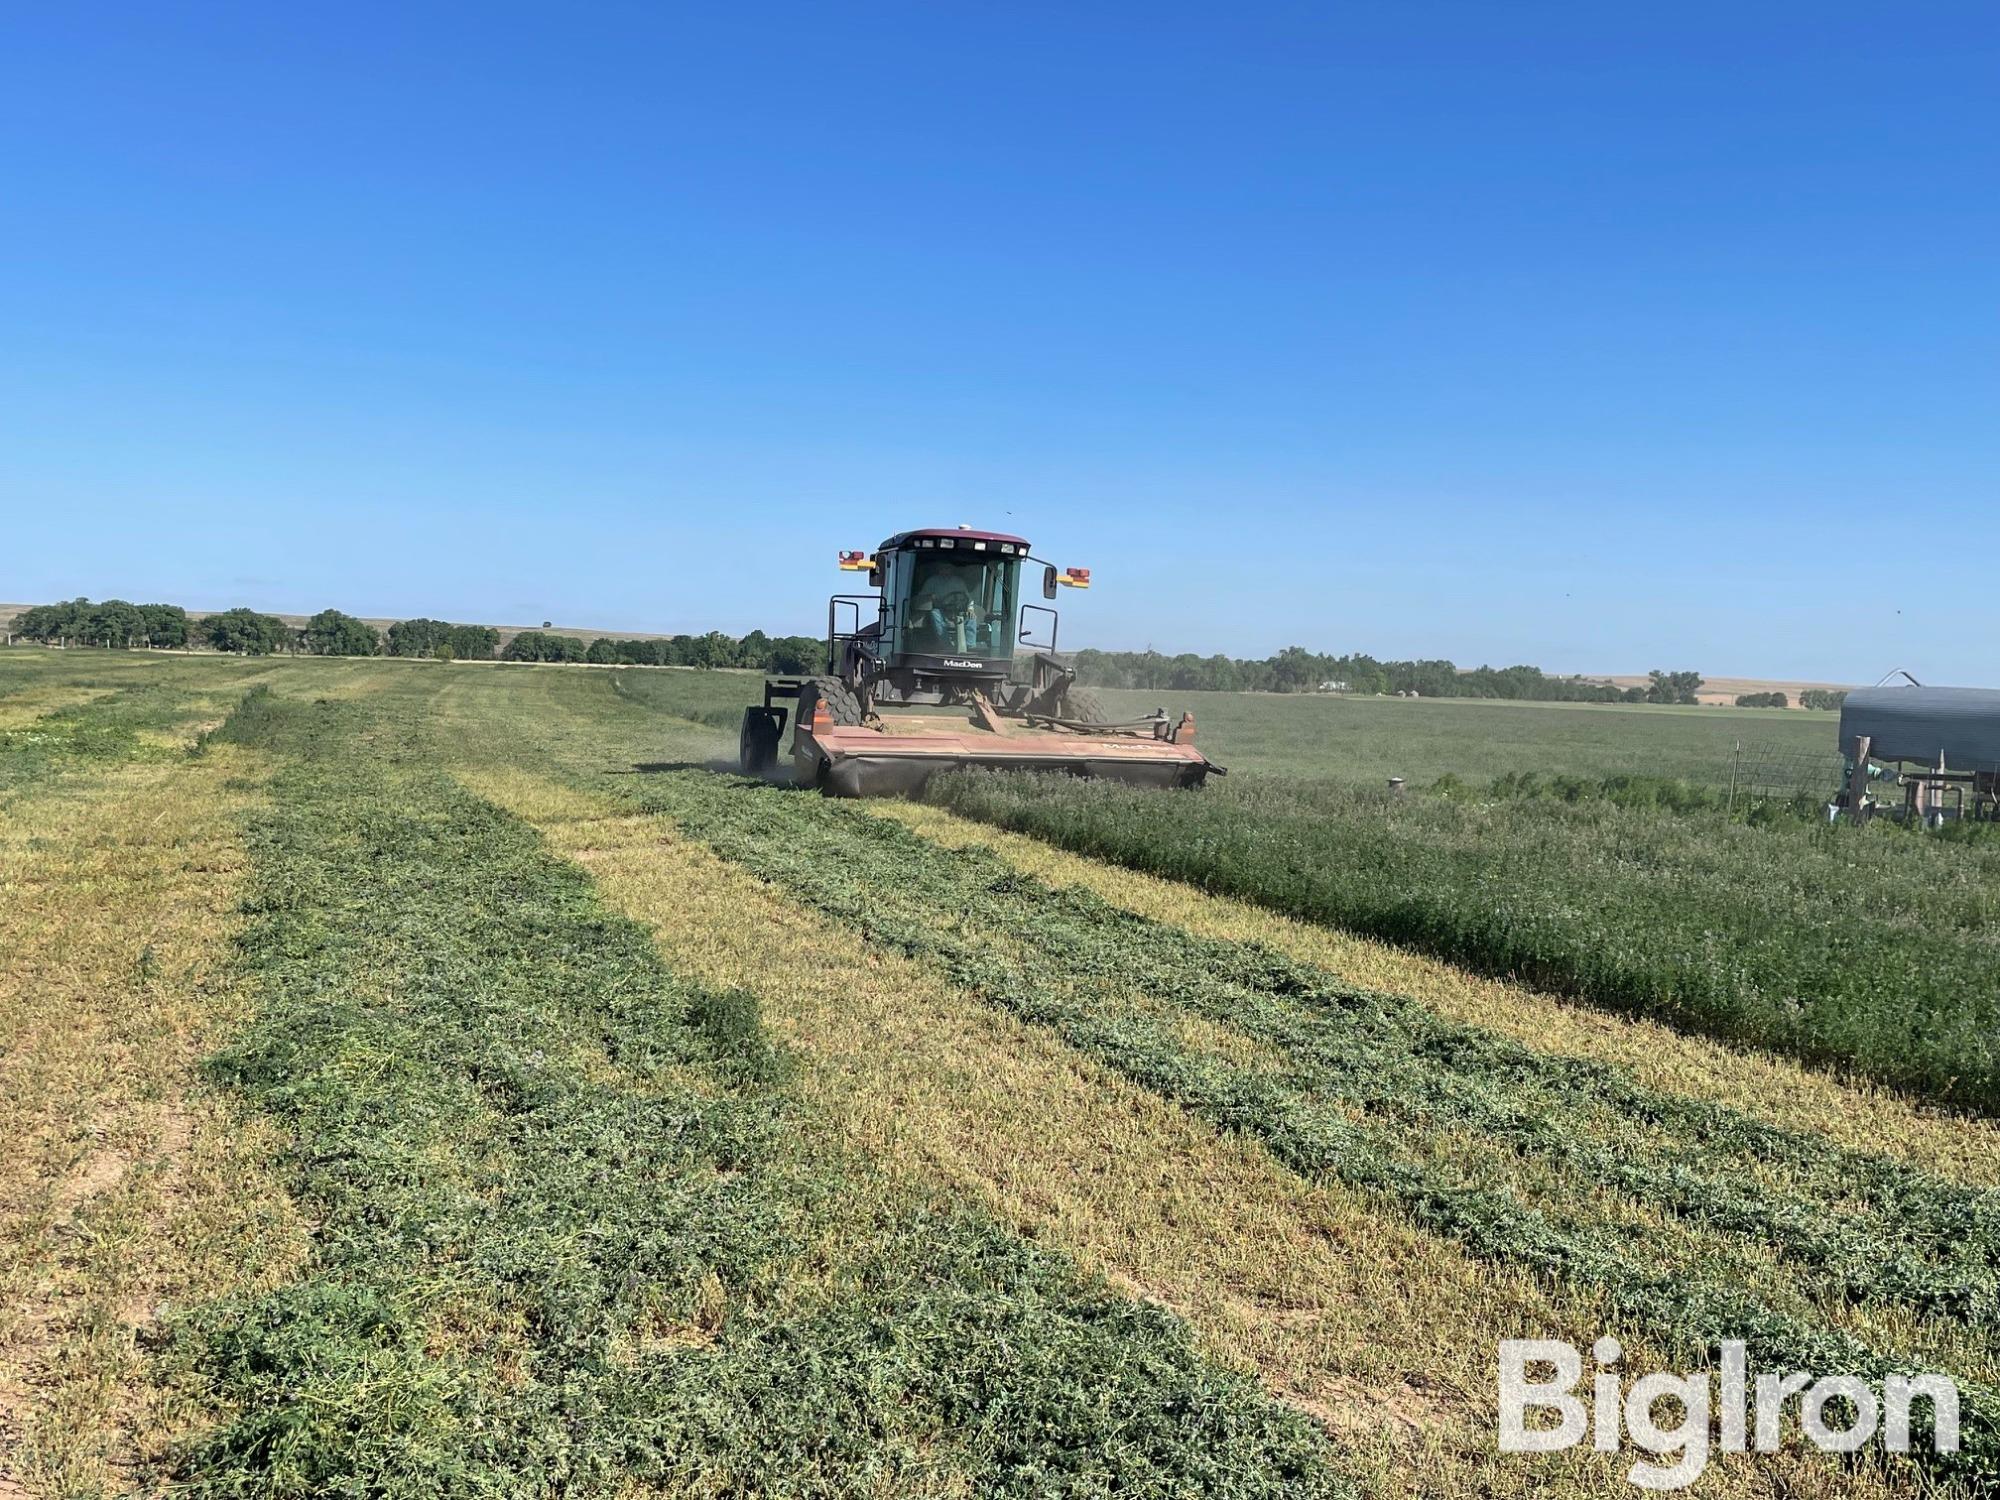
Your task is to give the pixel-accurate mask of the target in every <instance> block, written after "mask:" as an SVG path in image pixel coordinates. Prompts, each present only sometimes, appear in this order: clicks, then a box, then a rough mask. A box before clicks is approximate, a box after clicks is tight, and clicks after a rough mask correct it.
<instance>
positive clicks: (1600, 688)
mask: <svg viewBox="0 0 2000 1500" xmlns="http://www.w3.org/2000/svg"><path fill="white" fill-rule="evenodd" d="M1076 663H1077V669H1078V672H1079V674H1080V675H1081V676H1082V677H1083V679H1084V681H1086V682H1089V683H1091V684H1093V685H1094V686H1100V687H1127V688H1160V689H1164V690H1166V691H1170V692H1197V691H1204V690H1206V691H1213V692H1225V693H1231V692H1235V693H1241V692H1251V693H1316V692H1317V693H1362V694H1369V693H1379V694H1385V695H1389V696H1392V697H1393V696H1401V697H1416V698H1518V699H1522V700H1532V701H1536V702H1543V703H1693V702H1695V701H1696V698H1695V694H1696V693H1697V692H1699V691H1700V689H1701V685H1702V677H1701V674H1700V673H1699V672H1653V673H1651V674H1650V676H1649V680H1648V682H1647V685H1646V686H1644V687H1624V688H1621V687H1617V686H1615V685H1613V684H1611V683H1608V682H1593V681H1591V680H1589V679H1587V678H1584V677H1555V676H1551V675H1549V674H1548V673H1546V672H1544V671H1542V670H1541V668H1539V667H1525V666H1522V667H1472V668H1460V667H1459V666H1458V665H1457V664H1456V663H1454V662H1449V661H1444V660H1434V661H1381V660H1378V659H1377V658H1375V657H1373V656H1369V655H1367V654H1366V653H1355V654H1349V655H1345V656H1330V655H1326V654H1324V653H1321V652H1317V651H1308V650H1306V649H1305V648H1304V647H1303V646H1287V647H1286V648H1285V649H1284V650H1282V651H1280V652H1279V653H1278V654H1277V655H1276V656H1267V657H1264V658H1262V659H1261V660H1246V659H1244V658H1241V657H1234V656H1196V655H1194V654H1192V653H1186V654H1183V655H1180V656H1166V655H1163V654H1161V653H1160V652H1158V651H1092V650H1085V651H1079V652H1077V653H1076Z"/></svg>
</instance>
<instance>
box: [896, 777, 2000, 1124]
mask: <svg viewBox="0 0 2000 1500" xmlns="http://www.w3.org/2000/svg"><path fill="white" fill-rule="evenodd" d="M931 796H932V797H933V799H934V800H936V801H938V802H940V803H942V804H943V805H945V806H948V807H950V808H951V809H953V810H954V811H956V812H959V813H963V814H965V815H967V816H971V817H975V818H980V819H984V820H986V821H988V822H991V823H994V824H997V825H999V826H1002V827H1005V828H1009V829H1013V830H1016V831H1019V832H1022V833H1028V834H1032V835H1034V836H1035V837H1038V838H1042V839H1046V840H1048V841H1049V842H1051V843H1054V844H1058V845H1060V846H1062V847H1064V848H1067V849H1072V850H1075V851H1077V852H1079V853H1083V854H1088V855H1091V856H1094V857H1097V858H1101V859H1108V860H1111V861H1113V862H1115V863H1119V864H1123V865H1127V866H1129V867H1131V868H1134V869H1139V870H1145V871H1148V872H1150V873H1153V874H1158V875H1164V876H1168V877H1170V878H1173V879H1177V880H1184V881H1187V882H1189V883H1191V884H1194V885H1198V886H1200V887H1202V888H1203V889H1206V890H1211V891H1216V892H1220V893H1224V894H1227V895H1231V896H1236V897H1239V898H1241V899H1244V900H1249V901H1254V902H1257V903H1259V904H1261V905H1264V906H1268V907H1271V908H1273V909H1275V910H1278V911H1281V912H1285V913H1287V914H1289V915H1292V916H1296V917H1300V918H1303V919H1305V920H1308V921H1313V922H1321V923H1325V924H1327V925H1330V926H1336V927H1342V928H1346V929H1348V930H1350V931H1354V932H1359V933H1364V934H1367V935H1369V936H1372V937H1377V938H1382V939H1386V940H1388V941H1390V942H1394V943H1399V944H1402V945H1404V946H1407V947H1410V948H1413V949H1416V950H1418V951H1422V952H1426V953H1433V954H1436V955H1438V956H1440V957H1443V958H1446V959H1449V960H1451V961H1452V962H1455V963H1460V964H1464V965H1466V966H1467V967H1471V968H1476V969H1479V970H1481V971H1484V972H1488V973H1496V974H1504V975H1512V976H1516V977H1519V978H1521V979H1523V980H1525V981H1527V982H1529V983H1532V984H1536V985H1539V986H1543V987H1546V988H1551V989H1554V990H1557V991H1560V992H1562V993H1565V994H1569V995H1573V996H1576V997H1578V998H1581V999H1584V1000H1587V1001H1590V1002H1592V1003H1596V1004H1600V1005H1604V1006H1607V1007H1611V1008H1616V1009H1621V1010H1626V1011H1631V1012H1636V1013H1639V1014H1644V1015H1649V1016H1654V1017H1657V1018H1659V1019H1661V1020H1664V1021H1667V1022H1669V1023H1670V1024H1673V1025H1676V1026H1680V1027H1682V1028H1685V1029H1688V1030H1692V1031H1699V1032H1703V1033H1706V1034H1709V1035H1714V1036H1719V1037H1722V1038H1724V1039H1726V1040H1732V1041H1738V1042H1746V1043H1750V1044H1753V1045H1757V1046H1762V1047H1767V1048H1771V1049H1774V1050H1778V1051H1782V1052H1787V1053H1790V1054H1793V1055H1797V1056H1800V1057H1803V1058H1806V1059H1808V1060H1812V1061H1819V1062H1829V1063H1834V1064H1837V1065H1840V1066H1844V1067H1850V1068H1853V1069H1856V1070H1859V1071H1861V1072H1864V1073H1866V1074H1868V1075H1870V1076H1872V1077H1875V1078H1878V1079H1881V1080H1883V1081H1886V1082H1888V1083H1892V1084H1895V1085H1897V1086H1900V1087H1904V1088H1907V1089H1910V1090H1912V1091H1916V1092H1919V1093H1922V1094H1926V1095H1929V1096H1933V1097H1936V1098H1939V1099H1944V1100H1949V1101H1954V1102H1959V1103H1964V1104H1969V1105H1974V1106H1977V1107H1979V1108H1981V1109H1984V1110H1989V1111H1991V1110H1995V1109H2000V982H1996V981H2000V969H1997V968H1996V964H1995V960H1994V954H1993V947H1992V941H1991V934H1992V933H1993V931H1994V930H1995V929H1996V926H2000V848H1993V847H1990V846H1985V845H1979V846H1954V845H1945V844H1940V843H1937V842H1934V841H1928V840H1922V839H1915V838H1908V837H1903V836H1900V834H1899V833H1898V832H1897V831H1896V830H1893V829H1873V828H1871V829H1853V828H1847V827H1827V826H1824V825H1813V824H1810V823H1805V822H1800V821H1796V820H1791V819H1778V820H1774V821H1773V822H1771V823H1770V824H1769V825H1768V826H1762V827H1753V826H1747V825H1746V824H1744V823H1743V822H1741V821H1740V820H1732V819H1729V818H1726V817H1723V816H1720V815H1708V814H1701V813H1698V812H1689V813H1675V812H1671V811H1660V810H1649V809H1646V808H1642V807H1629V806H1620V805H1618V803H1616V802H1615V801H1610V800H1603V799H1597V800H1588V801H1581V802H1575V803H1571V802H1567V801H1561V800H1555V799H1540V798H1538V799H1528V800H1522V799H1518V798H1514V799H1503V800H1500V801H1497V802H1492V801H1488V802H1480V801H1467V800H1461V799H1458V798H1452V797H1431V796H1423V795H1415V796H1408V797H1401V798H1398V797H1391V796H1389V795H1388V794H1386V793H1384V792H1379V791H1373V790H1360V789H1357V788H1353V787H1348V786H1343V785H1338V784H1334V783H1331V782H1299V781H1292V782H1286V783H1282V784H1281V783H1275V782H1261V783H1260V782H1257V781H1255V780H1251V781H1246V782H1243V783H1241V784H1238V783H1231V784H1228V785H1226V786H1222V787H1217V788H1211V789H1210V790H1208V791H1207V792H1204V793H1203V794H1202V795H1201V796H1199V797H1153V796H1150V795H1147V794H1145V793H1142V792H1134V791H1131V790H1129V789H1125V788H1119V787H1114V786H1105V785H1102V784H1091V783H1081V782H1075V781H1068V780H1061V779H1049V778H1031V779H1010V778H1006V777H1002V776H996V775H973V774H961V775H955V776H949V777H940V778H938V779H937V780H936V781H934V782H933V783H932V791H931Z"/></svg>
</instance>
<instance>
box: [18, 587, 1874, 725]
mask: <svg viewBox="0 0 2000 1500" xmlns="http://www.w3.org/2000/svg"><path fill="white" fill-rule="evenodd" d="M9 628H10V629H11V630H12V632H13V633H14V634H15V635H18V636H24V637H26V638H27V639H29V640H33V641H41V642H43V643H44V644H47V645H65V646H69V645H74V646H103V647H111V648H125V649H131V648H137V647H152V648H155V649H181V648H185V647H189V646H196V647H207V648H208V649H210V650H214V651H227V652H234V653H238V654H242V655H250V656H265V655H271V654H273V653H278V652H291V653H297V654H301V655H309V656H405V657H428V658H433V659H442V660H446V661H452V660H459V661H491V660H493V659H494V657H495V656H496V654H497V655H498V657H499V659H500V660H502V661H547V662H589V663H592V664H594V665H599V666H645V667H744V668H748V669H750V670H753V671H760V672H772V673H778V674H783V675H798V674H802V673H806V672H815V671H819V670H821V669H822V668H823V666H824V663H825V661H826V645H825V643H824V642H823V641H821V640H819V639H817V638H816V637H813V636H805V635H784V636H770V635H766V634H765V633H764V632H763V631H761V630H753V631H751V632H750V633H749V634H748V635H745V636H731V635H725V634H724V633H723V632H721V631H719V630H711V631H708V632H706V633H705V634H702V635H676V636H658V637H654V638H653V639H650V640H636V639H624V640H621V639H614V638H613V637H610V636H599V637H598V638H597V639H596V640H593V641H590V642H589V643H587V644H586V643H585V642H584V641H582V640H580V639H578V638H577V637H575V636H571V635H561V634H558V633H556V632H554V631H552V630H523V631H521V632H520V633H518V634H517V635H515V636H514V638H513V639H512V640H510V641H509V642H508V643H507V646H506V649H505V650H504V651H503V650H501V649H500V632H499V631H497V630H495V629H494V628H493V627H492V626H490V625H454V624H452V623H450V622H449V621H446V620H431V619H424V618H418V619H413V620H398V621H397V622H396V623H395V624H393V625H391V626H390V627H389V628H388V629H387V630H386V631H380V630H377V629H376V628H375V627H374V626H373V625H370V624H369V623H368V622H367V621H365V620H358V619H356V618H355V617H354V616H353V615H349V614H343V613H342V612H341V611H339V610H337V609H323V610H321V611H320V612H319V613H318V614H316V615H314V616H313V617H312V618H311V619H310V620H308V621H307V622H306V623H305V624H304V625H303V626H299V627H296V628H295V627H293V626H290V625H287V624H286V623H285V622H284V621H283V620H281V619H279V618H278V617H277V616H276V615H267V614H260V613H258V612H257V611H255V610H251V609H231V610H225V611H224V612H223V613H221V614H216V615H208V616H206V617H204V618H203V619H200V620H191V619H190V618H189V617H188V613H187V611H186V610H184V609H182V608H181V607H180V606H179V605H177V604H130V603H127V602H126V601H124V600H122V599H106V600H104V601H103V602H101V603H97V604H93V603H91V602H90V600H88V599H71V600H69V601H68V602H66V603H62V604H38V605H36V606H34V607H33V608H32V609H28V610H25V611H23V612H22V614H21V615H20V616H19V617H18V618H17V619H16V620H15V621H14V623H13V625H12V626H11V627H9ZM1075 662H1076V666H1077V670H1078V672H1079V674H1080V675H1081V676H1082V678H1083V680H1084V681H1085V682H1088V683H1090V684H1092V685H1093V686H1097V687H1124V688H1148V689H1151V688H1159V689H1162V690H1165V691H1170V692H1189V691H1204V690H1206V691H1213V692H1263V693H1313V692H1342V693H1360V694H1371V693H1374V694H1385V695H1389V696H1396V695H1401V696H1405V697H1418V698H1515V699H1521V700H1523V701H1534V702H1545V703H1694V702H1696V701H1697V699H1696V696H1695V695H1696V694H1697V693H1698V692H1699V691H1700V690H1701V686H1702V677H1701V674H1700V673H1699V672H1688V671H1680V672H1662V671H1655V672H1651V673H1649V674H1648V675H1647V682H1646V684H1645V686H1643V687H1624V688H1621V687H1617V686H1614V685H1613V684H1611V683H1606V682H1594V681H1591V680H1589V679H1587V678H1584V677H1580V676H1572V677H1557V676H1551V675H1550V674H1548V673H1546V672H1543V671H1542V670H1541V669H1540V668H1539V667H1527V666H1516V667H1485V666H1482V667H1473V668H1469V669H1461V668H1459V667H1458V666H1456V665H1455V664H1454V663H1452V662H1449V661H1444V660H1434V661H1422V660H1419V661H1380V660H1378V659H1376V658H1375V657H1373V656H1369V655H1367V654H1365V653H1354V654H1349V655H1344V656H1332V655H1328V654H1325V653H1322V652H1316V651H1308V650H1306V649H1305V648H1304V647H1302V646H1287V647H1286V648H1285V649H1284V650H1282V651H1280V652H1278V653H1277V655H1275V656H1267V657H1264V658H1262V659H1257V660H1252V659H1245V658H1241V657H1234V656H1221V655H1216V656H1196V655H1194V654H1193V653H1191V652H1189V653H1184V654H1182V655H1179V656H1167V655H1164V654H1162V653H1160V652H1158V651H1095V650H1088V649H1086V650H1083V651H1079V652H1077V653H1076V654H1075ZM1846 696H1847V695H1846V694H1845V693H1844V692H1839V691H1833V690H1829V689H1825V688H1809V689H1807V690H1806V691H1805V692H1803V693H1801V694H1800V695H1799V703H1800V705H1801V706H1802V707H1805V708H1817V709H1838V708H1839V707H1840V704H1841V701H1842V700H1843V699H1844V698H1845V697H1846ZM1752 700H1755V701H1752ZM1736 701H1737V702H1738V703H1739V704H1740V705H1742V706H1743V707H1746V708H1761V707H1772V708H1783V707H1786V706H1787V705H1786V701H1785V695H1784V694H1783V693H1769V694H1745V695H1744V696H1743V697H1740V698H1738V699H1737V700H1736Z"/></svg>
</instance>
